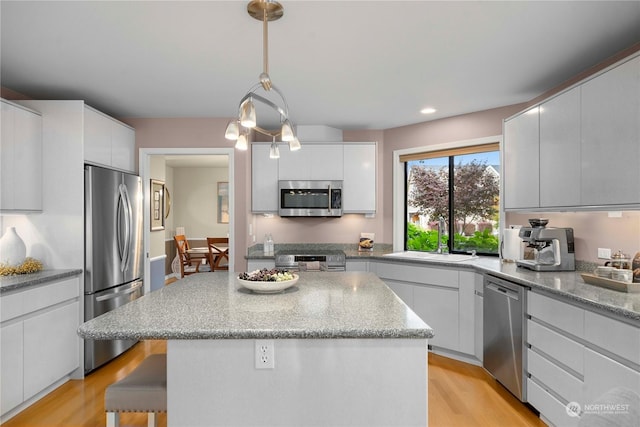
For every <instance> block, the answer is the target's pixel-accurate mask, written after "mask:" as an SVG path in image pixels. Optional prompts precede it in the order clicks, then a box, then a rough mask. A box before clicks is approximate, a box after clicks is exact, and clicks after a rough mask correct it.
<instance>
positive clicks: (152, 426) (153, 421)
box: [147, 412, 158, 427]
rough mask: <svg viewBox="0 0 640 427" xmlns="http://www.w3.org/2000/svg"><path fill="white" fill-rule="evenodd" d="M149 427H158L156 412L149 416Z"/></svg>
mask: <svg viewBox="0 0 640 427" xmlns="http://www.w3.org/2000/svg"><path fill="white" fill-rule="evenodd" d="M147 427H158V414H156V413H155V412H149V413H148V414H147Z"/></svg>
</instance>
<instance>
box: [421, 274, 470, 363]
mask: <svg viewBox="0 0 640 427" xmlns="http://www.w3.org/2000/svg"><path fill="white" fill-rule="evenodd" d="M413 304H414V307H413V311H415V313H416V314H417V315H418V316H420V318H421V319H422V320H423V321H424V322H425V323H426V324H427V325H429V326H430V327H431V328H432V329H433V330H434V332H435V336H434V337H433V338H432V339H431V340H430V343H431V344H432V345H434V346H437V347H443V348H446V349H449V350H455V351H458V349H459V348H458V341H459V340H458V325H459V322H458V290H457V289H449V288H436V287H430V286H415V287H414V289H413Z"/></svg>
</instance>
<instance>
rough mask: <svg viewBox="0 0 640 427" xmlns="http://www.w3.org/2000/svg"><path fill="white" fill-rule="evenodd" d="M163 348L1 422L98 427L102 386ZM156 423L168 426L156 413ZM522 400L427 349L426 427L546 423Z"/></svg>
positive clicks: (149, 346)
mask: <svg viewBox="0 0 640 427" xmlns="http://www.w3.org/2000/svg"><path fill="white" fill-rule="evenodd" d="M164 352H166V343H165V342H164V341H142V342H140V343H138V344H137V345H135V346H134V347H133V348H132V349H131V350H129V351H127V352H126V353H124V354H123V355H121V356H120V357H118V358H117V359H116V360H114V361H112V362H110V363H109V364H107V365H105V366H104V367H102V368H100V369H98V370H97V371H95V372H93V373H91V374H89V375H88V376H87V377H86V378H85V379H84V380H71V381H69V382H67V383H65V384H63V385H62V386H60V387H59V388H58V389H56V390H55V391H53V392H52V393H50V394H49V395H47V396H46V397H44V398H43V399H41V400H39V401H38V402H36V403H35V404H33V405H32V406H31V407H29V408H27V409H26V410H24V411H23V412H21V413H20V414H18V415H16V416H15V417H14V418H12V419H10V420H9V421H7V422H6V423H3V424H2V425H3V426H4V427H17V426H20V427H53V426H64V427H98V426H104V425H105V414H104V390H105V388H106V387H107V386H108V385H109V384H111V383H113V382H115V381H117V380H118V379H120V378H122V377H124V376H125V375H126V374H127V373H129V372H131V370H132V369H133V368H134V367H135V366H137V365H138V364H139V363H140V362H141V361H142V360H143V359H144V358H145V357H146V356H148V355H150V354H154V353H164ZM158 418H159V422H158V425H159V426H160V427H164V426H166V425H167V417H166V414H160V416H159V417H158ZM146 420H147V418H146V415H145V414H122V415H121V417H120V425H121V426H122V427H133V426H140V427H143V426H146V425H147V424H146ZM544 425H545V424H544V423H543V422H542V421H540V419H539V418H538V417H537V415H536V414H535V413H534V412H533V411H532V410H531V409H530V408H529V407H527V406H526V405H524V404H522V403H521V402H520V401H519V400H517V399H516V398H515V397H513V396H512V395H511V394H509V392H507V391H506V390H505V389H504V388H502V386H500V385H499V384H497V383H496V382H495V381H494V380H493V378H491V377H490V376H489V374H487V373H486V372H485V371H484V370H483V369H482V368H480V367H477V366H473V365H469V364H467V363H462V362H458V361H456V360H453V359H449V358H446V357H442V356H439V355H436V354H433V353H430V354H429V426H431V427H445V426H455V427H470V426H490V427H493V426H500V427H503V426H505V427H506V426H544Z"/></svg>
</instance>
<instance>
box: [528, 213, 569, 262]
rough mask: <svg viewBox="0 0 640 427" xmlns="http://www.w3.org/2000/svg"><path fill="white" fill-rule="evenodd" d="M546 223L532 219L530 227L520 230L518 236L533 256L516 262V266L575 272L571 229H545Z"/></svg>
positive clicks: (547, 221)
mask: <svg viewBox="0 0 640 427" xmlns="http://www.w3.org/2000/svg"><path fill="white" fill-rule="evenodd" d="M548 223H549V220H548V219H538V218H534V219H530V220H529V224H530V225H531V227H522V228H520V233H519V236H520V238H521V239H522V240H523V241H524V242H525V243H526V245H527V247H528V248H531V249H532V251H530V252H532V254H533V256H532V257H531V259H519V260H517V261H516V265H517V266H519V267H524V268H528V269H530V270H535V271H575V269H576V256H575V248H574V241H573V228H555V227H549V228H547V227H546V225H547V224H548Z"/></svg>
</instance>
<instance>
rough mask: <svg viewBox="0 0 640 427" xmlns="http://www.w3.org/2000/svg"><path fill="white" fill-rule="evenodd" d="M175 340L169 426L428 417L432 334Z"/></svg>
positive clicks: (389, 421)
mask: <svg viewBox="0 0 640 427" xmlns="http://www.w3.org/2000/svg"><path fill="white" fill-rule="evenodd" d="M273 342H274V348H275V355H274V356H275V358H274V359H275V368H274V369H256V368H255V353H254V343H255V340H252V339H250V340H245V339H242V340H170V341H169V342H168V344H167V358H168V361H167V375H168V377H167V381H168V383H167V390H168V414H167V417H168V418H167V420H168V425H169V426H184V425H189V426H193V427H196V426H207V427H209V426H228V425H235V426H255V425H278V426H300V425H367V426H389V425H403V426H426V425H427V383H428V381H427V340H426V339H278V340H274V341H273Z"/></svg>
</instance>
